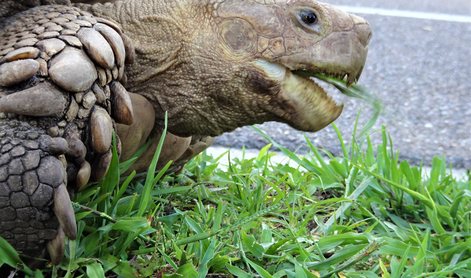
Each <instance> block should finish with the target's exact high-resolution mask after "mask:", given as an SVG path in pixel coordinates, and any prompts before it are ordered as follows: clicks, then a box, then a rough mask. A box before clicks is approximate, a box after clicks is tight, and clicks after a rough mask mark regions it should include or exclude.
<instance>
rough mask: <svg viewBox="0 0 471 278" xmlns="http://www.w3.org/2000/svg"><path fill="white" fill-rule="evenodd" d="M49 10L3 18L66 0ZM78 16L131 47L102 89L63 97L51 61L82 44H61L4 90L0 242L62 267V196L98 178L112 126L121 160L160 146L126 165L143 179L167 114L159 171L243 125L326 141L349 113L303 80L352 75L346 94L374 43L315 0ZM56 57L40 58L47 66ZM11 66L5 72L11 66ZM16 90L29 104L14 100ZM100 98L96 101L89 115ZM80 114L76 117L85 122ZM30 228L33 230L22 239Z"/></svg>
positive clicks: (363, 27)
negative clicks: (320, 135) (270, 126)
mask: <svg viewBox="0 0 471 278" xmlns="http://www.w3.org/2000/svg"><path fill="white" fill-rule="evenodd" d="M47 1H49V0H44V1H42V0H41V1H39V0H38V1H35V0H27V1H23V2H22V1H19V2H18V3H19V4H18V5H19V6H18V5H17V6H15V5H16V4H12V6H8V5H5V6H4V9H3V10H0V12H1V13H0V18H1V17H2V16H5V15H8V14H12V13H13V12H12V11H13V10H15V11H21V10H24V9H26V8H29V7H30V6H34V5H38V4H45V3H46V4H47V3H60V4H67V3H66V2H68V0H50V2H47ZM51 1H52V2H51ZM57 1H59V2H57ZM60 1H64V3H62V2H60ZM7 2H8V3H10V4H11V3H14V1H10V0H7ZM86 2H90V1H86ZM93 2H96V1H93ZM267 2H272V4H269V3H267ZM275 3H276V4H275ZM5 7H6V8H5ZM12 7H13V8H12ZM78 7H79V8H80V9H81V10H83V11H88V12H90V13H91V15H90V16H88V15H87V17H94V18H96V19H98V22H99V23H100V22H101V23H103V24H105V25H108V26H111V27H112V29H114V30H115V31H116V32H117V33H116V34H118V35H117V36H119V37H120V38H119V40H122V41H123V42H124V43H123V44H124V46H125V50H126V55H125V56H126V59H125V61H126V64H125V66H124V64H123V63H122V64H119V63H118V64H117V66H116V65H115V67H114V68H113V70H112V69H111V68H112V66H110V70H109V72H107V73H108V81H107V82H101V80H103V77H101V79H100V75H99V74H98V79H97V81H94V79H93V78H97V77H92V83H93V82H95V83H93V84H94V85H93V86H92V85H87V86H89V87H86V86H85V87H84V88H85V89H83V88H82V89H80V90H78V89H77V86H78V85H74V86H75V87H74V86H72V87H70V88H69V86H68V84H61V83H60V82H59V83H58V81H56V79H58V78H52V77H50V76H53V74H49V75H48V74H47V72H46V73H45V72H44V67H48V68H49V69H50V70H51V68H52V67H53V64H54V63H56V64H57V63H58V62H56V61H57V60H59V59H58V58H57V59H56V58H55V57H59V55H62V54H61V53H66V54H67V53H69V54H70V53H72V54H73V55H75V56H74V57H78V56H79V54H77V53H78V52H77V51H79V52H80V51H82V52H80V53H82V54H80V55H82V56H83V55H86V54H83V53H85V52H83V50H82V48H76V49H75V50H74V49H73V48H71V47H69V46H67V47H66V48H58V49H60V50H59V52H58V54H57V56H54V55H56V54H55V53H50V55H49V56H51V57H52V60H51V61H52V62H49V63H46V64H44V63H42V64H41V63H39V65H40V66H39V69H37V68H35V67H36V66H37V64H38V63H36V62H34V61H29V60H28V61H27V62H25V63H26V66H25V69H24V70H21V71H18V72H21V73H22V74H23V73H24V75H25V76H26V77H27V79H24V80H23V79H21V83H18V82H17V83H18V84H17V83H15V84H13V85H10V84H7V85H5V84H6V83H5V84H4V85H0V93H1V94H2V96H4V97H2V98H1V99H0V111H3V112H4V113H1V115H0V137H2V138H0V139H1V140H0V148H1V150H2V153H3V156H2V157H0V164H1V165H0V166H2V165H5V166H2V167H0V223H1V224H2V226H0V235H1V236H2V237H5V238H6V239H7V240H8V241H9V242H10V243H11V244H12V245H13V246H14V247H15V248H16V249H17V250H19V251H22V252H25V253H27V254H30V255H33V256H42V254H43V251H44V248H45V246H46V245H47V249H48V251H49V253H50V257H51V260H52V262H53V263H54V264H58V263H59V262H60V261H61V259H62V256H63V252H64V245H65V243H64V240H65V237H68V238H70V239H74V238H75V236H76V228H75V219H74V215H73V209H72V207H71V205H70V200H69V195H68V194H67V190H66V188H67V189H68V190H69V191H70V192H73V191H74V190H78V189H80V188H81V187H83V186H84V185H85V184H86V183H87V182H88V181H93V180H95V181H96V180H99V179H101V178H102V177H103V176H104V174H105V173H106V171H107V169H108V166H109V161H110V159H111V152H110V138H111V137H110V136H111V135H110V134H111V132H112V131H113V130H115V131H116V132H117V135H118V136H117V140H118V149H119V152H120V154H121V157H120V159H121V160H123V161H124V160H126V159H129V158H130V157H132V156H133V155H134V153H135V152H136V151H137V150H138V149H139V148H140V147H141V146H142V145H144V144H145V143H146V142H148V141H149V140H154V141H153V142H152V143H151V145H150V147H149V148H148V149H147V150H146V152H145V153H144V154H143V155H142V156H141V157H140V159H139V160H138V161H137V162H136V164H135V165H134V166H133V168H132V169H131V170H136V171H138V172H140V171H145V170H147V167H148V165H149V163H150V161H151V159H152V157H153V152H154V151H155V148H156V147H157V143H158V139H159V138H160V136H161V133H162V130H163V127H164V115H165V112H167V113H168V133H167V134H166V138H165V143H164V148H163V150H164V151H163V152H162V154H161V157H160V159H159V163H158V168H159V169H160V168H162V167H163V166H164V165H165V164H167V162H168V161H174V163H173V166H172V168H171V170H172V171H178V170H180V169H181V168H182V167H183V165H184V164H185V163H186V162H187V161H188V160H189V159H191V158H192V157H193V156H194V155H196V154H198V153H199V152H201V151H203V150H204V149H206V148H207V147H208V146H209V145H211V143H212V141H213V137H214V136H218V135H220V134H222V133H224V132H229V131H232V130H234V129H235V128H237V127H241V126H244V125H251V124H256V123H263V122H266V121H278V122H284V123H287V124H289V125H291V126H292V127H294V128H296V129H299V130H303V131H312V132H314V131H318V130H320V129H322V128H324V127H325V126H327V125H328V124H330V123H331V122H332V121H334V120H335V119H336V118H337V117H338V116H339V115H340V113H341V111H342V106H338V105H336V103H335V102H334V101H333V100H331V99H330V98H329V97H328V96H327V95H326V94H325V92H324V91H323V89H322V88H321V87H320V86H318V85H317V84H316V83H315V82H314V81H313V80H311V79H310V78H305V77H301V75H302V76H310V75H313V74H316V73H321V74H326V75H331V76H335V77H340V78H344V77H345V78H346V80H347V84H352V83H353V82H354V80H355V79H359V77H360V75H361V72H362V69H363V67H364V63H365V60H366V55H367V52H368V43H369V40H370V38H371V35H372V34H371V27H370V25H369V24H368V23H367V22H366V21H364V20H363V19H361V18H359V17H356V16H353V15H349V14H347V13H344V12H342V11H340V10H338V9H335V8H334V7H332V6H330V5H327V4H321V3H318V2H316V1H312V0H294V1H283V0H276V1H262V0H226V1H222V0H221V1H217V0H211V1H210V0H205V1H190V0H179V1H170V0H159V1H157V0H135V1H127V2H120V1H117V2H115V3H113V4H110V3H108V4H105V5H102V4H95V5H93V6H90V5H87V4H79V5H78ZM46 9H48V10H47V11H46V12H44V11H42V10H41V9H39V10H35V11H34V12H31V13H35V14H36V17H37V19H38V20H39V19H40V18H44V17H46V15H47V14H48V13H54V12H58V14H60V13H63V12H64V11H65V10H64V8H62V7H59V6H57V7H55V6H49V7H47V8H46ZM54 9H58V10H54ZM67 11H68V10H67ZM74 12H75V13H77V12H76V11H74ZM28 13H29V11H28V12H26V13H25V14H21V15H20V16H17V17H15V18H7V19H4V20H3V23H2V22H0V27H2V26H3V27H5V26H10V27H11V26H20V27H11V28H10V29H5V30H7V31H5V32H10V33H9V34H15V30H16V29H15V28H21V24H25V25H26V24H27V23H16V24H17V25H9V24H12V23H14V22H20V21H18V20H23V19H24V18H27V17H28V16H31V15H29V14H28ZM77 14H78V13H77ZM38 15H39V16H38ZM71 15H72V16H73V13H72V14H71ZM52 17H53V16H51V18H52ZM100 18H104V19H106V20H105V21H102V20H100ZM51 20H52V19H51ZM93 20H95V19H93ZM95 21H96V20H95ZM92 24H95V23H92ZM93 26H97V25H93ZM3 27H2V28H3ZM93 28H95V27H93ZM0 29H1V28H0ZM1 30H3V29H1ZM8 30H10V31H8ZM80 30H82V29H80ZM18 32H19V31H18ZM0 35H1V34H0ZM33 36H35V35H33ZM11 37H12V36H10V35H8V36H7V35H4V36H3V37H2V36H0V46H2V45H4V46H3V50H4V51H5V53H3V55H8V54H7V51H6V50H5V49H8V48H7V47H12V46H13V45H14V43H15V42H16V41H14V42H13V43H12V44H11V45H8V39H9V38H11ZM59 38H61V37H59ZM69 39H70V38H69ZM40 40H42V39H40ZM62 40H64V39H62ZM80 40H81V41H82V42H83V41H84V40H83V39H82V38H80ZM71 42H73V41H67V43H68V44H71ZM93 43H94V42H92V44H93ZM72 44H73V43H72ZM5 45H6V46H5ZM72 46H73V45H72ZM51 47H52V46H51ZM54 47H55V46H54ZM85 48H87V47H85ZM62 49H64V50H62ZM1 50H2V49H1V48H0V51H1ZM87 51H88V52H87V53H90V51H89V50H88V48H87ZM97 51H98V52H100V51H101V50H97ZM113 51H115V52H114V54H115V57H116V60H119V59H118V58H119V57H118V56H119V55H118V54H117V52H116V50H115V49H113ZM0 53H1V52H0ZM28 55H31V53H29V54H28ZM41 55H42V56H41ZM0 56H2V55H1V54H0ZM49 56H44V54H43V53H42V52H41V54H40V56H39V57H40V58H41V59H43V58H44V59H46V60H47V59H49V58H50V57H49ZM5 57H7V56H5ZM5 57H3V59H4V60H0V64H1V63H5V64H6V63H7V62H8V61H5ZM18 57H19V56H18ZM34 57H38V56H34ZM21 59H23V57H21ZM38 59H39V58H38ZM84 59H85V58H83V59H82V60H83V61H85V60H84ZM62 60H64V59H62ZM82 60H81V61H82ZM123 61H124V58H123ZM91 63H92V68H94V67H95V66H96V65H97V64H100V66H102V67H103V63H105V64H106V62H102V61H101V62H100V61H99V59H98V58H93V59H92V62H91ZM79 64H80V63H79ZM15 65H20V66H21V65H22V64H20V63H18V64H15ZM41 65H42V66H43V67H41ZM94 65H95V66H94ZM0 66H1V65H0ZM98 68H100V67H99V66H97V69H98ZM31 69H32V70H31ZM28 70H30V71H31V74H30V75H28ZM36 70H38V73H37V74H35V73H34V72H35V71H36ZM42 70H43V71H42ZM92 71H94V69H92ZM112 71H113V74H111V72H112ZM25 72H26V73H25ZM52 72H53V73H54V71H52ZM103 72H104V71H103ZM124 73H125V74H124ZM34 74H35V75H34ZM67 74H68V73H67V72H66V75H67ZM57 75H58V74H57ZM69 75H70V74H69ZM0 77H1V72H0ZM15 78H17V79H18V78H19V77H16V75H15V77H13V79H15ZM104 78H105V79H106V75H105V77H104ZM18 80H20V79H18ZM1 81H2V80H1V78H0V82H1ZM100 82H101V83H102V84H100V85H99V86H98V85H97V84H99V83H100ZM92 83H90V84H92ZM0 84H1V83H0ZM121 84H122V85H121ZM123 85H124V87H123ZM41 86H42V87H41ZM90 86H92V89H93V90H90ZM96 87H98V88H96ZM38 88H40V89H38ZM110 88H111V91H112V93H111V96H110V94H109V91H110ZM26 90H29V91H27V92H28V95H31V94H30V92H33V91H34V94H39V96H42V95H44V96H45V97H44V98H43V99H48V101H53V100H54V101H57V104H56V105H54V107H53V108H49V107H50V105H46V104H47V103H49V102H46V101H45V100H38V101H32V102H31V103H30V102H28V97H26V96H28V95H27V94H25V93H24V92H26ZM22 92H23V95H24V96H25V97H23V98H21V97H19V98H17V99H19V101H18V100H11V99H14V98H15V97H16V96H20V95H21V94H22ZM100 92H101V94H100ZM103 92H105V93H104V94H103ZM106 92H108V93H106ZM92 93H93V94H96V96H97V97H96V99H98V100H97V102H96V104H95V105H94V106H93V107H92V108H89V107H88V106H87V105H88V102H87V101H88V100H89V99H91V100H93V101H94V99H93V98H94V96H93V94H92ZM101 95H103V97H101ZM117 95H118V96H119V97H116V96H117ZM46 96H47V97H46ZM70 96H72V97H70ZM100 97H101V98H103V99H102V100H101V101H100ZM116 98H120V99H119V100H116ZM73 99H75V100H73ZM18 103H19V104H18ZM38 103H39V104H38ZM77 103H78V104H77ZM94 103H95V102H92V104H91V105H93V104H94ZM41 105H42V106H41ZM62 106H63V108H61V107H62ZM38 107H39V108H38ZM76 107H78V108H76ZM72 108H74V109H75V108H76V109H79V108H80V112H79V113H78V116H77V113H75V114H74V113H71V112H70V111H72V110H73V109H72ZM44 111H47V112H44ZM64 115H65V116H64ZM70 115H74V117H77V118H74V117H72V118H70ZM110 115H111V116H110ZM123 115H124V116H123ZM64 117H65V118H64ZM154 138H157V139H154ZM24 230H27V231H28V232H27V233H26V234H24V235H23V234H22V235H21V236H20V235H16V233H17V232H22V231H24ZM15 231H16V232H15Z"/></svg>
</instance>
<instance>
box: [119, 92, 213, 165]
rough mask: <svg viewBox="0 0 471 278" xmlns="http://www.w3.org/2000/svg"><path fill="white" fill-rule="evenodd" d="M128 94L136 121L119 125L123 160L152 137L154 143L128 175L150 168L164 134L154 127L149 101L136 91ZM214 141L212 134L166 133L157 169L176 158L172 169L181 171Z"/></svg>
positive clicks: (153, 113)
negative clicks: (179, 134)
mask: <svg viewBox="0 0 471 278" xmlns="http://www.w3.org/2000/svg"><path fill="white" fill-rule="evenodd" d="M129 95H130V97H131V101H132V109H133V113H134V114H133V117H134V121H133V123H132V124H131V125H123V124H117V125H116V128H117V133H118V136H119V138H120V139H121V143H122V153H121V156H120V160H121V161H126V160H128V159H130V158H131V157H132V156H133V155H134V154H135V153H136V152H137V151H138V150H139V149H140V148H141V147H142V146H143V145H145V144H146V143H147V142H148V140H153V142H152V143H151V145H150V146H149V147H148V148H147V150H146V151H145V152H144V153H143V154H142V155H141V156H140V157H139V159H138V160H137V161H136V162H135V163H134V164H133V166H132V167H131V168H130V169H129V170H128V171H127V174H129V173H131V172H132V171H136V172H138V173H139V172H144V171H147V169H148V168H149V165H150V163H151V162H152V158H153V157H154V153H155V151H156V149H157V147H158V144H159V141H160V138H161V136H162V130H161V129H160V128H158V127H155V126H154V123H155V111H154V108H153V107H152V105H151V104H150V102H149V101H148V100H147V99H146V98H145V97H143V96H141V95H138V94H134V93H129ZM213 141H214V138H213V137H196V136H193V137H179V136H176V135H173V134H171V133H170V132H167V134H166V135H165V141H164V144H163V146H162V150H161V152H160V156H159V161H158V163H157V167H156V169H157V170H160V169H162V168H163V167H165V165H166V164H167V163H168V162H169V161H173V162H174V163H173V164H172V166H171V168H170V170H169V172H176V171H179V170H181V168H182V167H183V166H184V165H185V163H187V162H188V161H189V160H190V159H191V158H193V157H194V156H196V155H197V154H199V153H200V152H202V151H204V150H205V149H206V148H208V147H209V146H210V145H211V144H212V142H213Z"/></svg>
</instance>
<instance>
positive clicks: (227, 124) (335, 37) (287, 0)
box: [130, 0, 372, 136]
mask: <svg viewBox="0 0 471 278" xmlns="http://www.w3.org/2000/svg"><path fill="white" fill-rule="evenodd" d="M208 2H211V3H210V4H208ZM269 3H271V4H269ZM167 5H168V3H167ZM188 5H190V7H188V8H187V9H185V10H184V11H181V8H176V7H172V8H170V9H171V12H168V13H167V15H166V17H165V18H162V17H159V21H165V29H166V30H168V29H172V30H173V31H172V32H171V34H170V35H171V36H169V35H168V34H169V32H168V33H167V35H166V36H165V39H166V40H168V38H169V37H171V38H172V42H176V43H172V45H171V46H168V47H167V48H166V49H168V50H167V51H166V52H167V53H165V55H164V56H163V57H164V58H162V57H161V58H160V61H161V62H160V63H161V66H160V67H163V66H162V65H164V69H163V70H159V71H158V74H156V75H155V76H154V77H153V78H152V80H154V81H153V82H154V84H158V86H157V85H152V84H151V83H152V82H147V83H146V82H141V81H142V80H151V79H150V78H140V79H139V78H134V80H140V82H134V84H133V86H131V87H130V90H134V89H133V87H136V88H140V89H139V90H138V91H137V92H139V91H141V92H144V93H145V92H146V91H149V90H150V89H151V90H152V92H148V93H145V95H146V96H147V97H148V98H149V99H152V101H154V108H156V110H157V111H156V113H157V114H156V115H157V116H156V117H157V122H159V120H160V121H161V120H162V119H163V113H164V111H168V112H169V130H170V132H172V133H174V134H177V135H181V136H188V135H211V136H215V135H219V134H221V133H223V132H226V131H232V130H233V129H235V128H237V127H240V126H244V125H250V124H256V123H263V122H266V121H278V122H284V123H288V124H289V125H291V126H292V127H294V128H296V129H299V130H303V131H318V130H320V129H322V128H324V127H325V126H326V125H328V124H330V123H331V122H332V121H334V120H335V119H336V118H337V117H338V116H339V115H340V113H341V111H342V108H343V106H342V105H337V104H336V103H335V101H333V100H332V99H331V98H330V97H329V96H327V94H326V93H325V91H324V90H323V89H322V88H321V87H320V86H318V85H317V84H316V83H315V81H314V80H313V79H311V78H309V77H310V76H312V75H314V74H325V75H327V76H334V77H338V78H346V79H347V85H350V84H352V83H353V82H354V81H355V80H358V79H359V77H360V74H361V72H362V69H363V67H364V64H365V61H366V56H367V52H368V43H369V41H370V38H371V36H372V30H371V26H370V25H369V24H368V22H366V21H365V20H364V19H362V18H360V17H357V16H354V15H351V14H347V13H345V12H343V11H341V10H338V9H336V8H334V7H333V6H331V5H328V4H323V3H319V2H316V1H312V0H275V1H262V0H226V1H191V4H188ZM175 10H180V11H178V12H175ZM169 18H171V20H169ZM176 18H178V20H175V19H176ZM170 22H171V23H170ZM169 26H172V27H171V28H170V27H169ZM161 29H162V28H161ZM175 38H178V39H175ZM137 41H139V40H137ZM154 41H155V40H154ZM161 48H162V47H161ZM136 49H137V50H138V56H139V53H140V52H141V54H142V52H145V51H143V50H144V49H145V47H141V51H139V46H137V47H136ZM168 52H170V53H168ZM148 57H149V55H147V58H146V59H148ZM162 61H164V62H162ZM145 72H146V71H143V70H139V71H136V72H135V75H136V76H141V75H142V74H143V73H145ZM132 79H133V76H131V81H132ZM155 80H158V82H155ZM131 83H132V82H131ZM155 91H158V93H155Z"/></svg>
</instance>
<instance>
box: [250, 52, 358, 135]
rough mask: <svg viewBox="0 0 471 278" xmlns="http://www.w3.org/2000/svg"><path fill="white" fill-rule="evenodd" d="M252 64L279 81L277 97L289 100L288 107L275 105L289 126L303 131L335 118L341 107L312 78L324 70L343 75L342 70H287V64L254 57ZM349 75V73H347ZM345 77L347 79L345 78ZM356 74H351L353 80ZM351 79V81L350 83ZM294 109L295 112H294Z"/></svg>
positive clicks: (321, 126) (335, 75)
mask: <svg viewBox="0 0 471 278" xmlns="http://www.w3.org/2000/svg"><path fill="white" fill-rule="evenodd" d="M254 64H255V66H257V67H258V68H261V69H262V70H263V71H264V72H265V73H266V75H267V77H268V78H269V79H270V80H273V81H275V82H277V83H278V84H279V91H278V92H277V95H276V97H277V98H282V99H283V100H284V101H286V102H288V103H289V104H290V105H289V106H290V107H292V108H293V109H291V110H290V111H286V110H283V109H281V108H275V109H273V110H272V111H274V112H275V113H276V114H277V116H279V117H282V118H283V119H285V121H286V122H287V123H288V124H289V125H291V126H292V127H294V128H296V129H298V130H303V131H311V132H314V131H318V130H321V129H323V128H324V127H326V126H327V125H329V124H330V123H332V122H333V121H335V120H336V119H337V118H338V117H339V116H340V114H341V113H342V110H343V104H338V103H337V102H336V101H335V100H333V99H332V98H331V97H330V96H329V95H328V94H327V93H326V91H325V90H324V89H323V88H322V87H321V86H320V85H319V84H318V83H316V82H315V80H314V78H313V76H314V75H316V74H319V73H320V74H324V75H327V76H333V77H336V78H338V77H346V76H345V74H342V73H334V74H332V73H328V72H319V71H307V70H289V69H288V68H287V67H285V66H283V65H280V64H275V63H271V62H268V61H266V60H257V61H255V62H254ZM348 76H350V75H348ZM348 80H349V79H348V77H347V83H348V82H349V81H348ZM354 81H355V78H353V82H354ZM353 82H351V83H353ZM293 111H294V112H293Z"/></svg>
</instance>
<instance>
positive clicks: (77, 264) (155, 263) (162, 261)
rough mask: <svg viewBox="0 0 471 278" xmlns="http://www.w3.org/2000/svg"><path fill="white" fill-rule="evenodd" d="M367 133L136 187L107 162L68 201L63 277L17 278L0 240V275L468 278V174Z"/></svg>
mask: <svg viewBox="0 0 471 278" xmlns="http://www.w3.org/2000/svg"><path fill="white" fill-rule="evenodd" d="M334 127H335V126H334ZM337 131H338V130H337ZM259 132H260V133H262V132H261V131H259ZM376 132H379V133H381V134H382V138H383V141H382V144H381V145H378V146H373V144H372V142H371V140H370V139H369V136H362V137H360V138H357V139H356V140H354V141H353V142H354V143H353V144H350V145H345V144H344V143H343V139H342V137H341V134H340V132H339V131H338V135H339V142H340V144H341V145H342V148H343V156H342V157H334V156H333V155H332V154H330V153H328V152H326V151H325V150H320V149H317V148H316V147H315V146H313V145H312V144H311V142H309V141H308V139H306V144H307V145H308V146H309V147H310V148H311V152H310V153H308V154H306V155H303V156H299V155H297V154H295V153H293V152H290V151H288V150H287V149H285V148H283V147H282V146H279V145H278V144H277V143H276V142H274V141H273V140H272V139H270V138H268V137H267V136H266V135H264V134H263V133H262V134H263V135H264V136H265V137H267V139H268V140H270V141H271V144H270V145H273V146H275V147H277V148H278V149H279V150H280V151H281V152H283V153H284V154H285V155H286V156H288V157H289V158H290V159H291V160H292V163H291V164H289V163H288V161H287V162H286V163H284V164H274V163H272V162H271V160H270V158H271V157H272V156H273V155H274V154H273V153H271V152H270V151H269V147H270V145H268V146H267V147H265V148H263V149H262V150H260V153H259V155H258V157H256V158H252V159H245V158H243V159H232V160H229V161H227V160H226V161H223V160H222V158H221V157H222V156H221V157H211V156H208V155H206V154H205V153H203V154H201V155H199V156H197V157H196V158H194V159H193V160H192V161H190V162H189V163H188V164H187V165H186V167H185V169H184V171H183V172H182V173H180V174H179V175H175V174H171V175H166V176H165V175H163V174H164V172H165V169H164V170H163V171H160V172H156V173H155V172H154V171H153V170H151V171H149V172H148V173H147V174H146V175H145V176H143V177H141V178H136V179H135V180H133V181H131V180H132V178H133V177H134V175H131V176H130V177H122V176H121V175H120V172H123V169H124V168H126V167H128V166H129V163H123V164H121V165H120V164H119V163H118V160H117V157H116V156H114V158H113V161H112V163H111V167H110V171H109V172H108V174H107V175H106V178H105V179H104V180H102V181H101V182H99V183H98V184H97V185H95V186H90V187H88V188H86V189H85V190H83V191H81V192H80V193H78V194H77V195H76V197H75V200H74V208H75V210H76V219H77V222H78V239H77V240H76V241H70V242H69V244H68V247H67V250H66V258H65V259H64V261H63V263H62V264H61V265H60V266H58V267H52V266H47V267H46V268H44V269H42V270H37V271H31V270H29V269H27V268H26V267H24V266H23V267H22V266H21V261H20V258H19V257H18V256H17V255H16V252H14V250H10V249H9V246H8V245H7V244H6V242H4V241H2V240H0V248H1V249H2V250H3V251H2V252H0V265H2V264H9V265H13V266H17V267H19V268H20V269H23V270H22V271H23V272H24V273H25V274H26V276H29V277H51V276H52V277H103V276H105V275H106V276H107V277H150V276H152V277H206V276H207V275H209V274H220V276H213V277H263V278H265V277H471V271H470V269H471V236H470V235H471V225H470V224H471V181H470V180H471V178H470V175H469V173H468V176H467V178H465V179H463V180H458V179H456V178H455V177H453V175H452V174H449V173H448V172H449V171H447V170H451V167H449V168H447V164H446V162H445V159H444V158H435V159H434V160H433V165H432V170H431V172H430V173H424V170H423V169H422V168H421V167H411V166H410V165H409V163H408V162H407V161H398V153H396V152H394V149H393V145H392V142H391V139H390V137H389V136H388V133H387V132H386V130H385V128H384V129H382V130H379V131H376ZM157 157H158V152H157V154H156V156H155V159H154V163H153V164H152V165H151V167H150V169H155V162H156V159H157ZM326 157H327V158H328V159H326ZM220 164H226V165H228V166H227V167H225V168H222V167H220ZM293 164H294V165H296V166H295V167H293V166H292V165H293ZM290 165H291V166H290ZM41 273H42V274H41Z"/></svg>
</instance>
